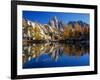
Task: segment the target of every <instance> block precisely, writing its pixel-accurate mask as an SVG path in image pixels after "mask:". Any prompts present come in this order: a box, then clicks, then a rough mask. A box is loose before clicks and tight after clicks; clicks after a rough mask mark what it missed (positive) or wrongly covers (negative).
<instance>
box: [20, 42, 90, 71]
mask: <svg viewBox="0 0 100 80" xmlns="http://www.w3.org/2000/svg"><path fill="white" fill-rule="evenodd" d="M89 55H90V54H89V44H88V43H76V44H59V43H44V44H43V43H42V44H35V43H34V44H31V45H29V46H23V57H22V59H23V68H24V69H28V68H47V67H71V66H89V62H90V61H89V60H90V59H89V58H90V56H89Z"/></svg>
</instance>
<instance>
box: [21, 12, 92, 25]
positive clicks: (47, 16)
mask: <svg viewBox="0 0 100 80" xmlns="http://www.w3.org/2000/svg"><path fill="white" fill-rule="evenodd" d="M54 16H56V17H57V18H58V20H61V21H63V22H64V23H66V24H67V23H68V22H69V21H80V20H81V21H83V22H85V23H88V24H89V23H90V15H89V14H86V13H85V14H84V13H67V12H66V13H63V12H40V11H23V18H24V19H28V20H31V21H36V22H39V23H41V24H47V23H48V22H49V21H50V20H51V19H52V18H53V17H54Z"/></svg>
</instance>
